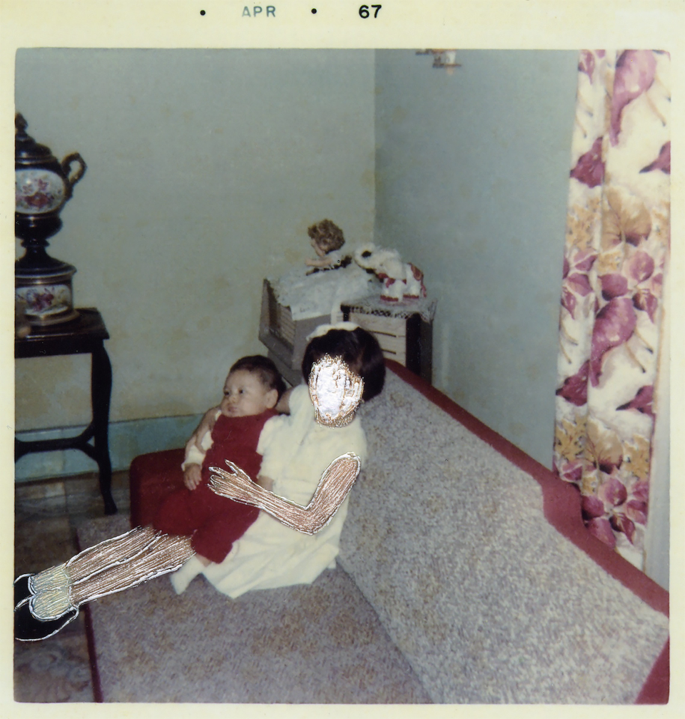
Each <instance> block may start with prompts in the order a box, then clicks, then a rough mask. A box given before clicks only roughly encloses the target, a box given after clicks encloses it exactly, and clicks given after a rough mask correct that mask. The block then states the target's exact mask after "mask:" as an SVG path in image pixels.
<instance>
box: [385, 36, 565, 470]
mask: <svg viewBox="0 0 685 719" xmlns="http://www.w3.org/2000/svg"><path fill="white" fill-rule="evenodd" d="M458 61H459V62H460V63H461V64H462V67H460V68H457V69H455V71H454V72H453V74H451V75H450V74H448V73H447V72H446V71H445V70H444V69H435V68H432V67H431V59H430V58H429V57H424V56H416V54H415V53H414V52H413V51H411V50H380V51H377V52H376V114H375V117H376V147H377V151H376V232H375V240H376V242H377V243H378V244H381V245H384V246H391V247H397V248H398V249H399V250H400V251H401V252H402V254H403V256H404V257H405V259H407V260H409V261H412V262H413V263H414V264H416V265H417V266H418V267H420V268H421V269H422V270H423V271H424V273H425V275H426V280H427V284H428V289H429V292H431V293H432V294H433V295H434V296H435V297H436V298H437V299H438V313H437V317H436V321H435V327H434V351H433V356H434V371H433V382H434V384H435V385H436V386H437V387H438V388H439V389H441V390H442V391H444V392H445V393H447V394H448V395H450V396H451V397H452V398H453V399H454V400H456V401H457V402H458V403H459V404H461V405H462V406H463V407H464V408H465V409H467V410H468V411H470V412H471V413H472V414H475V415H476V416H477V417H478V418H479V419H481V420H482V421H483V422H485V423H486V424H488V425H489V426H490V427H492V428H493V429H495V430H496V431H498V432H499V433H500V434H502V435H504V436H505V437H506V438H507V439H509V440H511V441H512V442H514V443H515V444H516V445H518V446H520V447H521V448H522V449H523V450H524V451H526V452H527V453H528V454H530V455H531V456H533V457H534V458H535V459H537V460H538V461H540V462H542V463H543V464H545V465H547V466H548V467H549V466H551V460H552V441H553V430H554V427H553V422H554V392H555V389H556V357H557V348H558V345H557V326H558V313H559V297H560V292H561V271H562V261H563V258H562V251H563V242H564V232H565V210H566V197H567V191H568V172H569V162H570V147H571V131H572V127H573V116H574V108H575V88H576V65H577V53H576V52H548V51H545V52H532V51H511V52H509V51H462V52H459V55H458Z"/></svg>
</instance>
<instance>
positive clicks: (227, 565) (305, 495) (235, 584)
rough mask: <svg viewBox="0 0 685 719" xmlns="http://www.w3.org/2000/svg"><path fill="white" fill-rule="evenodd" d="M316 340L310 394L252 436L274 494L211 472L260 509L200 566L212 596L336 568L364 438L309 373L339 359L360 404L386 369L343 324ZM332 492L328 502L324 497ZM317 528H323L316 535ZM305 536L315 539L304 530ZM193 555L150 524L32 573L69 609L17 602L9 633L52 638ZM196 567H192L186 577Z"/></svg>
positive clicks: (349, 413) (42, 590)
mask: <svg viewBox="0 0 685 719" xmlns="http://www.w3.org/2000/svg"><path fill="white" fill-rule="evenodd" d="M315 334H317V336H316V337H314V338H312V340H311V342H310V343H309V345H308V347H307V349H306V351H305V357H304V360H303V364H302V370H303V375H304V377H305V378H307V379H308V380H309V381H310V390H309V391H308V389H307V386H306V385H300V386H299V387H297V388H295V389H294V390H292V392H291V393H290V394H289V396H288V398H287V402H288V405H289V409H290V412H291V414H290V416H289V417H283V418H274V419H272V420H270V422H269V423H268V424H267V425H266V426H265V428H264V430H263V432H262V436H261V437H260V441H259V446H258V451H259V452H260V453H261V454H263V461H262V467H261V475H262V476H263V479H262V480H261V481H262V483H263V484H265V485H268V484H269V483H271V484H272V487H273V490H274V492H273V494H272V493H271V492H268V491H266V490H265V489H263V488H262V487H258V486H256V485H252V484H251V482H249V479H247V484H249V485H250V486H251V487H253V488H254V490H256V491H257V495H258V496H254V495H251V494H250V491H246V485H245V483H244V482H245V480H246V477H245V475H244V473H240V472H239V471H238V470H237V468H235V466H231V465H230V464H229V467H230V468H231V469H232V470H233V472H234V473H229V472H225V471H223V470H221V468H213V470H214V472H215V479H214V480H213V484H215V485H216V488H217V489H218V492H219V493H221V494H223V495H224V496H229V497H232V498H235V499H238V500H239V501H243V502H246V503H250V504H255V505H257V506H261V507H263V508H264V509H265V510H266V511H265V512H260V514H259V516H258V518H257V520H256V521H255V522H254V524H252V525H251V526H250V527H249V528H248V529H247V531H246V532H245V534H244V535H243V536H242V537H241V538H240V539H238V540H237V541H236V542H235V543H234V544H233V548H232V550H231V551H230V553H229V555H228V556H227V557H226V559H225V560H224V561H223V562H221V563H218V564H214V563H212V564H209V565H208V566H206V567H203V569H202V571H203V573H204V574H205V576H206V577H207V579H208V580H209V581H210V582H211V583H212V584H213V585H214V586H215V587H216V588H217V589H218V590H219V591H221V592H224V593H225V594H228V595H229V596H232V597H237V596H239V595H240V594H243V593H244V592H246V591H248V590H250V589H264V588H268V587H280V586H289V585H292V584H300V583H310V582H312V581H314V579H316V577H317V576H318V575H319V574H320V573H321V572H322V571H323V570H324V569H325V568H327V567H331V566H333V565H334V559H335V557H336V556H337V554H338V547H339V540H340V533H341V530H342V526H343V523H344V521H345V515H346V512H347V502H346V501H342V500H343V499H344V497H345V496H346V492H347V491H348V490H349V487H350V486H351V484H352V482H353V481H354V479H355V478H356V476H357V474H358V472H359V461H360V460H359V458H363V457H364V456H365V454H366V440H365V437H364V432H363V430H362V428H361V424H360V421H359V419H358V418H355V417H354V407H356V399H355V400H354V403H353V406H350V405H349V401H348V400H349V394H348V389H349V385H348V384H345V383H342V384H341V385H340V387H341V388H342V389H341V391H339V390H338V387H339V385H338V380H337V379H335V377H333V382H332V384H331V375H325V374H320V373H318V372H317V371H316V369H317V368H318V367H320V366H321V362H322V361H324V360H325V359H327V358H328V359H330V358H334V359H336V360H341V361H342V362H344V363H345V365H346V370H347V369H348V368H349V372H351V373H352V376H353V377H354V378H356V379H357V380H359V382H360V383H361V381H363V394H362V399H364V400H368V399H371V398H372V397H374V396H376V395H377V394H379V393H380V391H381V389H382V387H383V383H384V377H385V367H384V363H383V356H382V353H381V350H380V347H379V346H378V342H377V341H376V340H375V338H374V337H373V336H372V335H370V334H369V333H367V332H365V331H364V330H361V329H359V328H355V327H354V326H350V325H349V323H344V324H343V325H342V326H340V327H336V328H328V327H326V328H324V329H323V330H321V331H319V332H317V333H315ZM312 367H315V371H314V372H312ZM320 377H323V382H324V385H325V384H326V382H328V385H327V386H324V387H323V390H325V392H322V388H321V387H318V385H317V381H318V380H319V378H320ZM352 384H354V380H353V382H352ZM322 394H327V395H328V399H330V397H333V396H335V395H336V394H339V404H340V405H341V406H344V405H346V404H347V405H348V406H347V407H346V409H345V411H344V412H338V413H337V414H336V412H332V413H328V414H326V413H322V412H321V411H319V412H318V414H317V407H315V404H314V402H313V400H315V401H316V400H317V398H318V397H319V396H320V395H322ZM353 394H354V392H353ZM318 409H319V410H320V409H321V407H318ZM352 453H353V454H352ZM341 455H342V456H341ZM355 455H356V456H355ZM317 485H318V487H317ZM248 490H249V488H248ZM281 494H283V495H285V496H286V497H287V499H283V498H282V497H281V496H279V495H281ZM331 495H336V496H335V497H333V498H332V499H331ZM310 498H311V501H310ZM341 501H342V505H340V502H341ZM307 502H309V504H307ZM305 505H306V506H305ZM321 507H324V511H323V516H322V512H321ZM317 514H318V516H319V520H320V521H318V522H317V523H314V525H309V524H308V518H309V517H311V516H312V515H317ZM271 515H273V516H271ZM286 515H287V516H286ZM274 517H279V519H275V518H274ZM293 517H294V519H295V521H294V522H293V521H292V518H293ZM300 520H301V521H300ZM283 521H285V522H286V523H285V524H284V523H282V522H283ZM288 522H289V523H288ZM300 526H301V527H302V529H301V531H299V527H300ZM320 526H323V528H321V529H320V531H319V527H320ZM308 531H313V532H315V533H314V534H307V533H305V532H308ZM193 554H194V551H193V550H192V549H191V548H190V547H189V540H188V538H186V537H178V536H171V535H165V534H161V535H160V534H158V533H155V532H154V531H153V530H152V529H151V528H149V527H146V528H137V529H134V530H132V531H131V532H128V533H127V534H125V535H122V536H121V537H116V538H114V539H112V540H107V541H106V542H102V543H101V544H99V545H96V546H95V547H92V548H91V549H88V550H85V551H84V552H82V553H81V554H79V555H77V556H76V557H74V558H72V560H70V561H69V562H67V563H66V565H60V567H55V568H52V569H51V570H46V571H45V572H41V573H40V574H38V575H36V576H35V578H34V580H37V581H35V582H34V589H35V588H36V586H37V585H40V586H39V587H38V588H37V589H36V591H37V593H38V594H41V595H43V597H45V596H46V595H50V594H52V593H57V594H59V593H61V594H62V595H63V594H64V592H65V591H66V593H67V596H68V598H69V602H70V605H69V608H68V609H67V610H66V611H63V612H62V613H61V614H58V615H54V616H50V615H48V616H45V615H44V618H41V617H36V615H35V613H34V612H33V611H30V609H31V602H29V601H28V600H27V599H24V600H22V601H20V603H19V604H18V605H17V606H16V608H15V636H16V637H17V638H20V639H23V640H25V641H36V640H39V639H43V638H47V637H48V636H52V634H54V633H56V632H57V631H59V630H60V629H61V628H62V627H63V626H65V625H66V624H67V623H69V622H70V621H72V620H73V619H74V618H75V617H76V616H77V615H78V607H79V606H80V605H81V604H83V603H85V602H88V601H91V600H92V599H95V598H97V597H100V596H104V595H105V594H111V593H113V592H118V591H122V590H123V589H125V588H127V587H131V586H135V585H137V584H140V583H141V582H144V581H146V580H147V579H151V578H153V577H156V576H159V575H160V574H165V573H168V572H171V571H174V570H175V569H178V568H179V567H181V566H182V565H184V564H186V567H187V560H188V559H189V558H190V557H192V556H193ZM186 567H184V568H183V569H186ZM196 569H197V567H195V568H192V567H191V571H190V573H191V574H192V575H193V576H194V574H196V573H197V572H196V571H195V570H196ZM20 579H21V578H20Z"/></svg>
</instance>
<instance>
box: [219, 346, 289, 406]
mask: <svg viewBox="0 0 685 719" xmlns="http://www.w3.org/2000/svg"><path fill="white" fill-rule="evenodd" d="M238 370H245V371H246V372H252V373H253V374H256V375H257V376H258V377H259V379H260V381H261V383H262V384H263V385H264V386H265V387H268V388H269V389H275V390H276V392H278V398H279V399H280V398H281V395H282V394H283V393H284V392H285V382H284V381H283V377H281V373H280V372H279V371H278V370H277V369H276V365H275V364H274V363H273V361H272V360H270V359H269V358H268V357H264V356H263V355H250V356H249V357H241V358H240V359H239V360H238V361H237V362H234V364H233V366H232V367H231V369H230V370H229V374H230V373H231V372H237V371H238Z"/></svg>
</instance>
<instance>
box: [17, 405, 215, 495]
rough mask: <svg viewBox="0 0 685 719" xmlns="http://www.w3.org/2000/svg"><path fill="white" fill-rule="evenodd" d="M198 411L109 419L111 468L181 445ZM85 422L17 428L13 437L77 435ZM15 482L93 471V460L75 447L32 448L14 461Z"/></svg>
mask: <svg viewBox="0 0 685 719" xmlns="http://www.w3.org/2000/svg"><path fill="white" fill-rule="evenodd" d="M201 417H202V415H184V416H182V417H153V418H151V419H137V420H128V421H125V422H111V423H110V425H109V454H110V459H111V461H112V470H113V471H114V472H118V471H121V470H125V469H128V467H129V465H130V464H131V460H133V458H134V457H137V456H138V455H139V454H146V453H147V452H157V451H161V450H164V449H174V448H176V447H183V445H184V444H185V443H186V440H187V439H188V437H189V436H190V435H191V433H192V432H193V430H194V429H195V427H197V425H198V423H199V421H200V419H201ZM84 429H85V426H78V427H55V428H52V429H42V430H31V431H27V432H19V433H18V434H17V438H18V439H21V440H24V441H27V442H30V441H33V440H39V439H56V438H64V437H75V436H78V435H79V434H80V433H81V432H83V430H84ZM14 467H15V471H14V479H15V482H29V481H33V480H36V479H45V478H46V477H70V476H73V475H76V474H83V473H86V472H93V471H97V468H98V467H97V464H96V462H95V461H94V460H92V459H90V457H88V456H87V455H85V454H84V453H83V452H80V451H79V450H77V449H66V450H58V451H55V452H34V453H31V454H27V455H24V456H23V457H22V458H21V459H20V460H19V461H18V462H16V463H15V465H14Z"/></svg>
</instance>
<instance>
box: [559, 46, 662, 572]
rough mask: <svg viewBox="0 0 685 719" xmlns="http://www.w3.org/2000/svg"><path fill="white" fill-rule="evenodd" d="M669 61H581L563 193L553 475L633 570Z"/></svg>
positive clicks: (640, 536)
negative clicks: (572, 489)
mask: <svg viewBox="0 0 685 719" xmlns="http://www.w3.org/2000/svg"><path fill="white" fill-rule="evenodd" d="M669 74H670V57H669V55H668V54H667V53H665V52H659V51H652V50H622V51H591V50H583V51H582V52H581V54H580V59H579V65H578V93H577V102H576V117H575V127H574V135H573V149H572V162H571V168H572V169H571V172H570V184H569V200H568V214H567V225H566V244H565V253H564V267H563V282H562V293H561V313H560V322H559V344H560V351H559V363H558V384H557V386H558V389H557V397H556V423H555V424H556V426H555V445H554V468H555V471H556V473H557V474H558V476H559V477H560V478H561V479H562V480H564V481H566V482H570V483H573V484H575V485H577V486H578V488H579V489H580V492H581V495H582V511H583V518H584V520H585V523H586V525H587V527H588V530H589V531H590V532H591V533H592V534H593V535H594V536H596V537H597V538H599V539H600V540H601V541H603V542H605V543H606V544H608V545H609V546H611V547H614V548H615V549H616V550H617V551H619V552H620V553H621V554H622V555H623V556H625V557H626V558H627V559H629V560H630V561H631V562H633V564H635V565H636V566H638V567H640V568H642V565H643V559H644V557H643V553H644V531H645V526H646V524H647V521H648V517H649V511H648V509H649V479H650V462H651V444H652V438H653V431H654V419H655V415H656V413H657V412H658V407H657V406H656V404H655V396H654V386H655V383H656V381H657V369H658V354H659V340H660V335H661V332H660V323H661V298H662V285H663V278H664V273H665V272H666V268H667V262H668V256H669V245H670V172H671V142H670V128H669V119H668V118H669V107H670V90H669V88H670V78H669Z"/></svg>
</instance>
